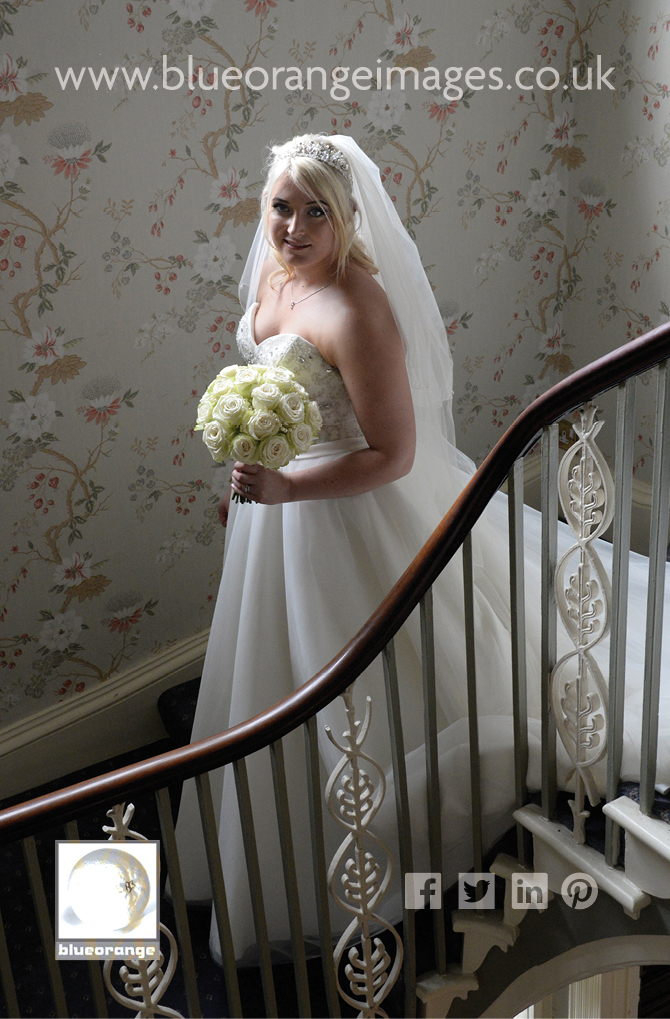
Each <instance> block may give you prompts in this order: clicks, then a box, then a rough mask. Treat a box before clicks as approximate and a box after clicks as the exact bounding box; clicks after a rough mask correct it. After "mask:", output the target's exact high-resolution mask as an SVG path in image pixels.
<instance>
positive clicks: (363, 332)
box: [328, 265, 396, 343]
mask: <svg viewBox="0 0 670 1019" xmlns="http://www.w3.org/2000/svg"><path fill="white" fill-rule="evenodd" d="M338 296H339V298H340V300H339V301H338V305H339V308H338V311H339V314H335V315H333V317H332V319H331V321H330V326H329V328H328V339H329V341H330V342H331V343H332V342H338V341H340V340H342V339H346V340H347V341H349V342H351V341H352V340H355V338H356V337H357V336H362V337H369V336H371V335H372V334H381V333H384V334H386V335H388V333H389V331H390V330H392V331H393V332H396V325H395V319H394V318H393V312H392V311H391V306H390V304H389V302H388V298H387V296H386V293H385V291H384V289H383V287H382V286H381V285H380V284H379V283H378V282H377V280H376V279H375V277H374V276H373V275H372V273H370V272H368V271H367V269H363V268H362V267H361V266H357V265H353V266H350V267H348V269H347V272H346V275H345V278H344V280H343V282H342V284H341V285H340V286H339V287H338Z"/></svg>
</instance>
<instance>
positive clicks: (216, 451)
mask: <svg viewBox="0 0 670 1019" xmlns="http://www.w3.org/2000/svg"><path fill="white" fill-rule="evenodd" d="M202 441H203V442H204V443H205V445H206V446H207V449H208V450H209V451H210V453H211V454H212V458H213V459H214V460H216V462H217V463H221V462H222V461H223V460H225V459H226V455H227V453H228V442H227V441H226V436H225V434H224V431H223V428H222V427H221V425H220V423H219V422H218V421H210V422H209V424H206V425H205V427H204V428H203V430H202Z"/></svg>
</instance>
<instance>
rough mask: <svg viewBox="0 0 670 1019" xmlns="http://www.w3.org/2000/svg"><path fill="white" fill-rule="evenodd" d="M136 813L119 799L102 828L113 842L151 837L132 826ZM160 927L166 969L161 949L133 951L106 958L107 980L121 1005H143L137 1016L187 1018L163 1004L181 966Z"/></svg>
mask: <svg viewBox="0 0 670 1019" xmlns="http://www.w3.org/2000/svg"><path fill="white" fill-rule="evenodd" d="M124 808H125V809H124ZM134 813H135V807H134V805H133V804H132V803H129V804H128V806H127V807H126V806H125V804H124V803H117V804H116V805H115V806H114V807H112V808H111V810H108V811H107V817H109V818H110V819H111V821H112V823H111V825H106V824H105V825H103V826H102V830H103V831H104V832H106V833H107V834H108V835H109V841H110V842H125V841H126V839H134V840H135V841H137V842H148V841H149V840H148V839H147V838H145V836H144V835H140V833H139V832H137V831H133V830H132V829H131V828H130V827H129V825H130V822H131V821H132V819H133V814H134ZM158 927H159V930H160V931H162V932H163V934H165V936H166V937H167V939H168V941H169V942H170V958H169V961H168V965H167V968H166V970H165V971H163V964H164V962H165V956H164V955H163V953H162V952H161V951H160V950H159V952H158V957H157V958H155V959H138V958H137V957H136V956H135V955H132V954H131V953H130V952H129V954H128V955H127V956H125V958H124V959H123V960H121V959H119V958H115V959H107V960H106V962H105V965H104V967H103V975H104V978H105V984H106V985H107V989H108V991H109V993H110V994H111V995H112V997H113V998H115V999H116V1001H118V1002H119V1003H120V1004H121V1005H125V1007H126V1008H137V1006H138V1005H139V1006H140V1011H139V1012H137V1014H136V1019H151V1017H153V1016H169V1017H174V1019H183V1017H182V1015H181V1012H175V1010H174V1009H172V1008H167V1006H165V1005H161V1004H160V1000H161V998H162V997H163V995H164V994H165V992H166V991H167V989H168V987H169V985H170V981H171V980H172V977H173V976H174V971H175V969H176V968H177V959H178V957H179V949H178V947H177V942H176V940H175V937H174V935H173V934H172V932H171V931H170V930H168V928H167V927H166V926H165V925H164V924H162V923H159V925H158ZM115 962H121V968H120V970H119V976H120V978H121V980H122V981H123V984H124V987H125V989H126V991H127V992H128V994H127V995H125V994H121V992H120V991H117V989H116V988H115V987H114V985H113V983H112V966H113V965H114V963H115Z"/></svg>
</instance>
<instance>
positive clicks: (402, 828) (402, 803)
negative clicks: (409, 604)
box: [382, 640, 416, 1017]
mask: <svg viewBox="0 0 670 1019" xmlns="http://www.w3.org/2000/svg"><path fill="white" fill-rule="evenodd" d="M382 658H383V662H384V682H385V684H386V708H387V711H388V721H389V733H390V735H391V760H392V762H393V785H394V789H395V802H396V815H397V818H398V845H399V850H400V880H401V886H402V888H403V890H404V887H405V874H407V873H411V872H412V871H413V870H414V866H413V863H412V829H411V824H412V822H411V818H410V813H409V795H408V792H407V769H406V765H405V741H404V738H403V732H402V717H401V711H400V695H399V692H398V670H397V668H396V660H395V645H394V643H393V640H390V641H389V642H388V644H387V645H386V647H385V648H384V650H383V652H382ZM402 915H403V945H404V950H405V956H404V959H403V974H404V978H405V1012H404V1014H405V1015H406V1016H408V1017H411V1016H414V1015H416V939H415V934H414V927H415V923H414V922H415V914H414V910H412V909H407V907H406V906H405V905H404V896H403V914H402Z"/></svg>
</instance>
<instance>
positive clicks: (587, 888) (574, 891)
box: [561, 873, 598, 909]
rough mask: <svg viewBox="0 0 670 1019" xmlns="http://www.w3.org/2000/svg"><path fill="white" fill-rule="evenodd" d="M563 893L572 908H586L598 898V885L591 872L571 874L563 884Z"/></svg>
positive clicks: (564, 899)
mask: <svg viewBox="0 0 670 1019" xmlns="http://www.w3.org/2000/svg"><path fill="white" fill-rule="evenodd" d="M561 895H562V896H563V901H564V902H565V904H566V906H570V907H571V909H586V907H587V906H592V905H593V903H594V902H595V901H596V899H597V898H598V885H597V883H596V881H595V879H594V878H592V877H591V875H590V874H582V873H577V874H570V875H569V876H568V877H566V879H565V881H564V882H563V884H562V885H561Z"/></svg>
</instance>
